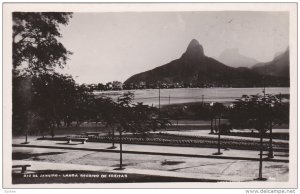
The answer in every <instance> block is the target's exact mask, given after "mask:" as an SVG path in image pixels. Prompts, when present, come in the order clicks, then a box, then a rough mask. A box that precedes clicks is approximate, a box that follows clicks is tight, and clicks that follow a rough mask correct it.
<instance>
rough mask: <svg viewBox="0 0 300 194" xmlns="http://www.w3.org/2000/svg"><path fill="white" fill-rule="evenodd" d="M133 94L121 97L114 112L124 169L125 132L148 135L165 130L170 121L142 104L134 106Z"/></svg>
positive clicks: (121, 167)
mask: <svg viewBox="0 0 300 194" xmlns="http://www.w3.org/2000/svg"><path fill="white" fill-rule="evenodd" d="M133 98H134V95H133V93H130V92H128V93H125V94H123V95H122V96H121V97H119V99H118V101H117V104H116V106H115V109H114V111H113V117H112V118H113V119H112V122H114V125H115V126H116V130H117V131H118V132H119V143H120V166H119V169H123V164H122V162H123V160H122V154H123V150H122V144H123V143H122V135H123V133H125V132H131V133H141V134H146V133H147V132H149V131H155V130H156V129H165V128H166V127H167V125H168V124H169V121H168V120H167V119H165V118H161V117H159V110H158V109H157V108H154V107H150V106H148V105H143V104H142V103H137V104H133V103H132V100H133Z"/></svg>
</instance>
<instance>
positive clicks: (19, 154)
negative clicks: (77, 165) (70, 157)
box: [12, 152, 65, 160]
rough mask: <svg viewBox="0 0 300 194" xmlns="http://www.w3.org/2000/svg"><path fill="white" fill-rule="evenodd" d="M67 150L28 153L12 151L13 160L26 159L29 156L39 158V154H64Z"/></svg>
mask: <svg viewBox="0 0 300 194" xmlns="http://www.w3.org/2000/svg"><path fill="white" fill-rule="evenodd" d="M64 153H65V152H48V153H36V154H33V153H28V152H13V153H12V159H13V160H24V159H29V158H34V159H35V160H38V159H37V158H38V157H39V156H48V155H57V154H64Z"/></svg>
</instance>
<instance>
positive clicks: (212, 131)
mask: <svg viewBox="0 0 300 194" xmlns="http://www.w3.org/2000/svg"><path fill="white" fill-rule="evenodd" d="M213 122H214V119H213V118H211V119H210V133H211V134H213V133H214V129H213V128H214V127H213V125H214V124H213Z"/></svg>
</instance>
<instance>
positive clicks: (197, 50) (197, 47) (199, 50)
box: [183, 39, 204, 58]
mask: <svg viewBox="0 0 300 194" xmlns="http://www.w3.org/2000/svg"><path fill="white" fill-rule="evenodd" d="M183 56H184V57H188V58H199V57H203V56H204V50H203V47H202V45H201V44H199V42H198V40H196V39H193V40H191V42H190V43H189V45H188V47H187V49H186V51H185V53H184V54H183Z"/></svg>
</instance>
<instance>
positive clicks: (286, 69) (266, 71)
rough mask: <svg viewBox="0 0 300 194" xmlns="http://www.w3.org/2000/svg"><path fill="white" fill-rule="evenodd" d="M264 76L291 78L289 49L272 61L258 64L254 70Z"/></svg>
mask: <svg viewBox="0 0 300 194" xmlns="http://www.w3.org/2000/svg"><path fill="white" fill-rule="evenodd" d="M252 69H253V70H254V71H256V72H258V73H260V74H262V75H272V76H279V77H284V78H288V79H289V77H290V60H289V49H287V50H286V51H285V52H283V53H281V54H279V55H277V56H276V57H275V58H274V59H273V60H272V61H270V62H267V63H258V64H256V65H255V66H253V68H252Z"/></svg>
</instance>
